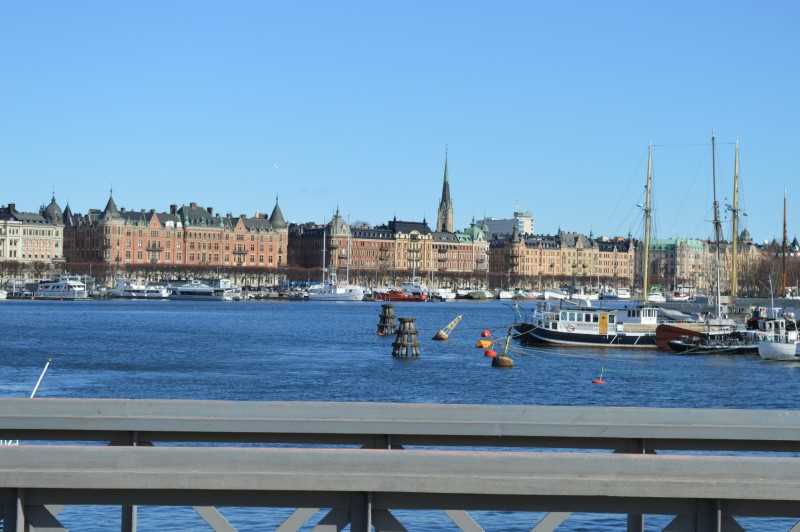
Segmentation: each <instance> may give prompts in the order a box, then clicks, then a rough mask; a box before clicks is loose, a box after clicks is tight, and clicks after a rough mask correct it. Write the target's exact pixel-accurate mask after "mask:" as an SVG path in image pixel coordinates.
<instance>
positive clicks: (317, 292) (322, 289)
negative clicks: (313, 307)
mask: <svg viewBox="0 0 800 532" xmlns="http://www.w3.org/2000/svg"><path fill="white" fill-rule="evenodd" d="M327 240H328V234H327V230H323V231H322V282H321V283H320V284H316V285H313V286H311V287H310V288H309V289H308V299H309V301H363V300H364V289H363V288H361V287H360V286H357V285H353V284H350V283H349V282H345V283H338V282H337V281H336V273H335V272H331V274H330V275H329V276H328V278H327V279H326V278H325V272H326V271H327V267H326V257H325V253H326V251H327V247H326V242H327ZM351 242H352V241H351V239H350V238H349V237H348V239H347V247H348V250H347V256H348V257H350V254H351V253H352V249H351V246H352V243H351ZM349 280H350V259H349V258H348V260H347V281H349Z"/></svg>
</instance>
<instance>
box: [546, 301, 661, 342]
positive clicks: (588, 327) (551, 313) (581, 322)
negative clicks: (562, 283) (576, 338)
mask: <svg viewBox="0 0 800 532" xmlns="http://www.w3.org/2000/svg"><path fill="white" fill-rule="evenodd" d="M657 320H658V308H656V307H629V308H621V309H602V308H593V307H578V308H569V309H566V308H563V307H562V308H560V309H553V310H547V311H542V312H537V313H536V317H535V319H534V323H535V324H537V325H538V326H539V327H543V328H545V329H551V330H557V331H561V332H570V333H582V334H600V335H606V334H617V333H622V332H625V331H626V330H628V331H636V332H639V331H640V330H641V329H650V330H655V327H656V325H657Z"/></svg>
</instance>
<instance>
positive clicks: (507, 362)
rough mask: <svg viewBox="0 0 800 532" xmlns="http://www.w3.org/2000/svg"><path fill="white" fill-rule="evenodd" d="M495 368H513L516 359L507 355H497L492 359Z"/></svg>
mask: <svg viewBox="0 0 800 532" xmlns="http://www.w3.org/2000/svg"><path fill="white" fill-rule="evenodd" d="M492 367H493V368H513V367H514V360H513V359H512V358H511V357H510V356H507V355H497V356H496V357H494V358H493V359H492Z"/></svg>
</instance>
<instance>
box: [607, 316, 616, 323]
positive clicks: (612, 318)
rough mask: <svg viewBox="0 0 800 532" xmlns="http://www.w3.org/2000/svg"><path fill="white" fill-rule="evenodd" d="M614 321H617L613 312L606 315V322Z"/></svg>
mask: <svg viewBox="0 0 800 532" xmlns="http://www.w3.org/2000/svg"><path fill="white" fill-rule="evenodd" d="M616 322H617V316H616V315H614V314H609V315H608V323H616Z"/></svg>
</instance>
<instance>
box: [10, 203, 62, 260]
mask: <svg viewBox="0 0 800 532" xmlns="http://www.w3.org/2000/svg"><path fill="white" fill-rule="evenodd" d="M63 230H64V226H63V224H62V212H61V208H60V207H59V206H58V203H57V202H56V199H55V197H53V198H52V199H51V200H50V204H49V205H47V206H46V207H45V206H43V207H42V208H41V209H39V212H38V213H35V212H22V211H18V210H17V206H16V204H14V203H9V204H8V205H6V206H5V207H0V262H13V263H21V264H31V263H43V264H46V265H48V266H52V265H56V264H61V263H62V262H63V259H64V253H63V245H62V242H63Z"/></svg>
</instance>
